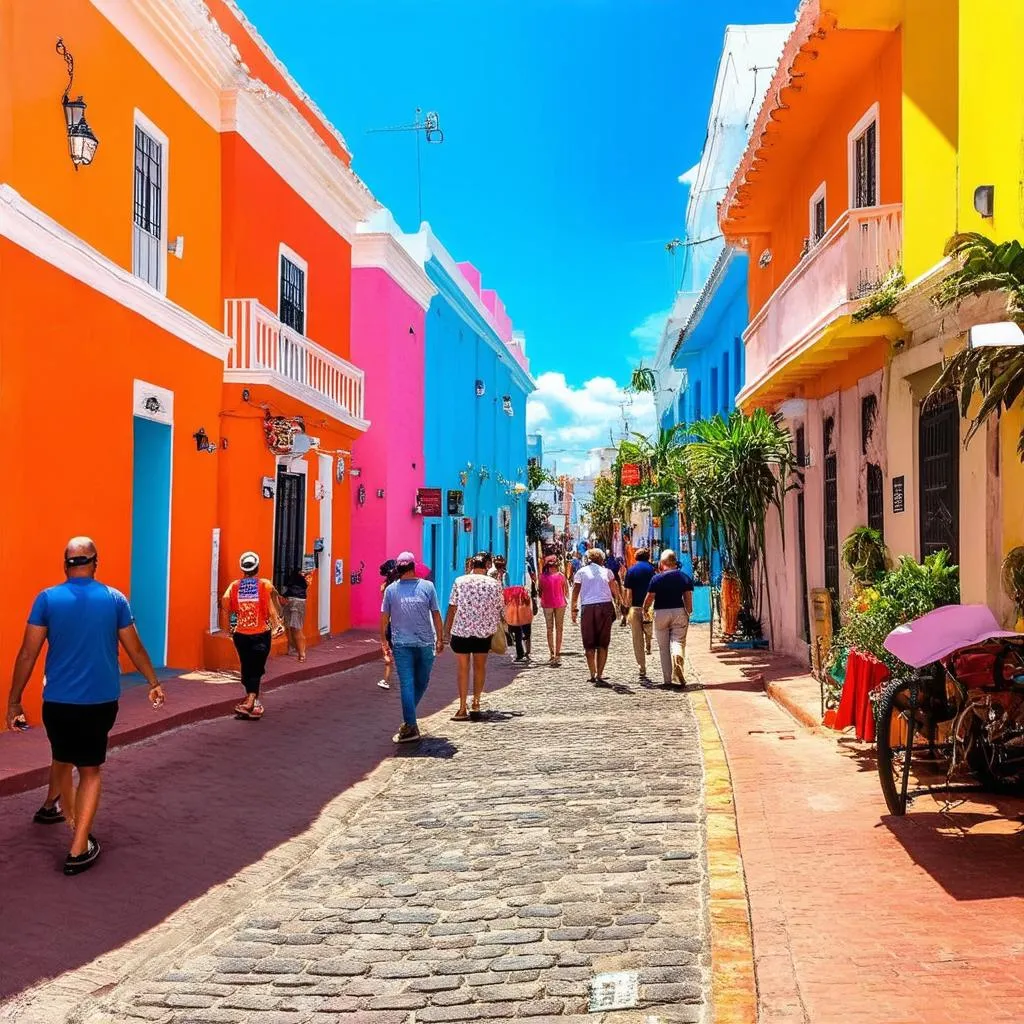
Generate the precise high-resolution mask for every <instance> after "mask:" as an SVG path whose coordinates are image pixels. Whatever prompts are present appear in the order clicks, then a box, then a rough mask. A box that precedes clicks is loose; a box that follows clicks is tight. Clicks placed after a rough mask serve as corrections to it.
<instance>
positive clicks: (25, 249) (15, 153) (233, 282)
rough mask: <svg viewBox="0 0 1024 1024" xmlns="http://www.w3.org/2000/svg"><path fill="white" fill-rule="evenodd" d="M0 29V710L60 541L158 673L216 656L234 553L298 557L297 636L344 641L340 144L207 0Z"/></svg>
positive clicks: (352, 370)
mask: <svg viewBox="0 0 1024 1024" xmlns="http://www.w3.org/2000/svg"><path fill="white" fill-rule="evenodd" d="M3 17H4V19H5V26H4V31H3V32H2V33H0V268H2V270H0V296H2V298H3V301H4V305H5V309H6V310H7V313H6V315H5V318H4V327H3V337H2V356H0V358H2V367H3V372H2V376H0V423H2V427H3V430H4V432H5V436H6V437H7V439H8V444H9V445H10V446H11V447H12V450H15V451H18V452H20V453H21V457H19V458H17V459H14V460H12V465H11V467H10V470H9V479H8V485H7V493H8V500H6V501H5V502H4V503H3V505H2V507H0V556H2V559H3V564H4V565H5V567H6V569H7V574H8V579H9V580H10V581H11V585H9V586H8V588H7V597H6V608H5V610H6V614H5V615H4V616H3V621H2V624H0V680H2V682H0V700H2V699H3V693H4V690H5V687H6V685H7V680H9V678H10V668H11V662H12V659H13V657H14V654H15V652H16V650H17V646H18V643H19V640H20V635H21V631H22V624H23V622H24V618H25V616H26V615H27V609H28V607H29V604H30V602H31V599H32V597H33V595H34V594H35V592H36V591H37V590H39V589H40V588H42V587H44V586H47V585H50V584H52V583H55V582H58V581H59V580H60V578H61V552H62V549H63V544H64V542H65V541H66V539H67V538H68V536H70V535H72V534H75V533H88V534H91V535H92V536H93V537H95V539H96V541H97V543H98V546H99V550H100V563H101V568H100V575H101V578H102V579H104V580H105V581H106V582H108V583H110V584H112V585H114V586H117V587H118V588H120V589H122V590H124V591H125V592H126V593H127V594H128V595H129V597H130V599H131V601H132V604H133V607H134V609H135V613H136V616H137V619H138V624H139V628H140V631H141V633H142V636H143V639H144V640H145V642H146V644H147V646H148V648H149V650H150V652H151V653H152V655H153V658H154V661H155V662H157V663H158V664H161V665H167V666H172V667H175V668H183V669H189V668H195V667H199V666H202V665H204V664H205V665H210V664H220V663H223V662H224V660H225V657H226V655H225V652H224V650H223V648H224V647H226V646H228V643H229V642H228V640H227V637H226V635H225V634H223V633H222V632H220V629H219V627H220V622H219V620H218V611H217V607H216V595H217V594H218V593H219V592H220V591H222V589H223V588H224V586H225V585H226V583H227V582H228V580H229V579H230V578H231V576H232V575H233V574H234V572H235V570H236V566H237V560H238V555H239V553H240V552H241V551H243V550H245V549H247V548H255V549H257V550H259V551H260V552H261V554H262V555H263V559H264V568H265V571H266V572H267V573H268V574H272V575H274V576H275V577H277V578H280V577H281V575H282V573H283V572H284V571H285V570H286V569H288V568H292V567H295V566H301V565H302V564H303V561H304V558H305V556H307V555H311V554H312V555H313V556H314V557H315V558H316V559H318V560H319V572H318V573H317V574H316V576H315V582H314V586H313V587H312V588H311V590H312V592H311V594H310V606H309V614H308V616H307V628H308V631H309V632H310V634H311V637H313V638H314V639H315V638H316V637H317V636H319V634H320V633H321V632H326V631H328V630H333V631H337V630H341V629H344V628H346V627H347V625H348V621H349V601H348V590H347V587H346V586H345V585H343V584H342V583H339V582H336V581H337V580H339V579H342V578H343V573H342V572H341V571H339V570H341V569H342V568H343V566H342V565H340V562H342V561H343V560H345V559H346V557H347V554H348V545H349V520H350V503H349V492H348V487H349V481H348V478H347V476H346V474H345V471H344V467H345V459H346V458H347V453H348V452H349V451H350V450H351V448H352V444H353V441H354V440H355V438H356V437H358V436H359V435H360V434H361V433H362V432H364V431H365V430H366V428H367V426H368V422H367V420H366V418H365V406H364V395H363V375H362V371H361V370H360V369H359V368H357V367H356V366H354V365H353V364H352V363H350V362H349V361H348V357H349V355H350V350H349V339H350V320H351V310H350V279H351V242H352V238H353V237H354V235H355V228H356V224H357V222H359V221H360V220H362V219H364V218H365V217H367V216H368V215H369V214H371V213H372V212H373V210H374V209H375V208H376V203H375V201H374V200H373V198H372V196H370V194H369V192H368V191H367V190H366V189H365V188H364V187H363V185H362V184H361V183H360V182H359V180H358V179H357V178H356V176H355V175H354V174H353V173H352V172H351V170H350V169H349V162H350V160H349V153H348V150H347V148H346V146H345V143H344V140H343V139H342V138H341V136H340V135H339V134H338V133H337V131H336V130H335V129H334V128H333V127H332V126H331V125H330V124H329V123H328V122H327V121H326V120H325V119H324V117H323V115H322V114H321V113H320V112H319V111H318V110H317V109H316V108H315V107H314V106H313V105H312V103H311V101H309V100H308V98H307V97H305V95H304V94H303V93H302V92H301V90H300V89H299V87H298V86H297V85H296V84H295V83H294V82H293V81H292V79H291V78H290V77H289V76H288V74H287V72H286V71H285V70H284V69H283V67H282V66H281V65H280V64H279V62H277V61H276V59H275V58H274V57H273V55H272V54H271V53H270V51H269V50H268V49H267V47H266V45H265V44H264V43H263V42H262V40H261V39H260V38H259V36H258V35H257V34H256V32H255V30H254V29H253V28H252V26H251V25H249V24H248V23H247V22H246V21H245V20H244V18H243V17H242V16H241V14H240V12H239V11H238V10H237V8H236V7H235V6H234V5H233V4H231V3H227V2H224V0H211V2H210V4H209V5H208V6H206V7H204V6H203V5H202V4H196V3H192V2H190V0H148V2H147V3H144V4H143V3H128V2H124V0H90V2H81V0H76V2H72V0H54V2H52V3H48V4H44V5H38V4H36V5H28V4H22V3H18V4H13V5H5V8H4V15H3ZM58 39H61V40H62V46H63V49H64V51H66V53H67V54H69V55H70V56H71V57H72V59H73V71H74V80H73V83H69V81H68V72H69V69H70V65H69V64H67V63H66V62H65V59H64V55H63V53H58V52H55V47H56V45H57V41H58ZM79 94H81V95H82V96H84V98H85V102H86V103H87V109H86V111H85V118H86V122H87V124H88V125H89V126H91V128H90V129H89V132H90V133H91V134H89V135H87V134H86V129H85V128H84V126H83V125H80V124H79V123H78V118H79V117H80V114H81V110H80V108H77V107H76V106H75V105H74V103H75V99H76V98H77V96H78V95H79ZM62 100H68V101H69V103H70V105H69V106H68V107H67V109H66V110H62ZM65 115H67V117H68V121H66V120H65ZM69 124H70V125H71V130H70V131H69V127H68V125H69ZM90 139H98V145H97V146H96V147H95V149H94V152H89V150H91V149H92V147H91V145H87V144H85V143H87V142H88V141H89V140H90ZM72 155H74V156H76V157H77V158H78V159H79V160H80V161H82V162H81V164H80V165H79V164H76V163H73V161H72ZM89 156H92V159H91V162H87V161H85V160H82V158H83V157H89ZM44 456H45V457H46V458H48V459H49V463H48V464H49V465H50V466H51V468H50V470H48V471H47V472H45V473H43V472H41V471H39V470H38V467H37V465H36V463H37V462H38V460H39V459H40V458H43V457H44ZM12 497H13V499H14V500H11V499H12ZM29 693H30V695H34V697H33V700H34V703H32V702H31V701H30V703H29V711H30V715H31V717H33V718H35V717H36V716H37V714H38V708H39V703H38V694H39V690H38V688H37V687H32V688H30V691H29Z"/></svg>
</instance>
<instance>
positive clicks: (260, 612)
mask: <svg viewBox="0 0 1024 1024" xmlns="http://www.w3.org/2000/svg"><path fill="white" fill-rule="evenodd" d="M238 566H239V568H240V569H241V570H242V573H243V576H242V578H241V579H238V580H233V581H232V582H231V584H230V586H229V587H228V589H227V590H225V591H224V598H223V601H224V604H225V605H226V606H227V609H228V613H229V615H230V628H231V636H232V639H233V640H234V642H235V650H236V651H238V662H239V664H240V665H241V668H242V685H243V686H244V687H245V700H243V701H242V702H241V703H240V704H236V705H235V714H236V715H238V717H239V718H248V719H257V718H262V717H263V704H262V702H261V701H260V681H261V680H262V679H263V673H264V672H265V671H266V669H267V658H268V657H269V656H270V641H271V637H272V636H273V635H275V634H277V633H280V632H281V631H282V630H283V629H284V626H283V624H282V622H281V612H280V608H281V595H280V594H278V592H277V590H276V589H275V588H274V584H273V583H271V581H270V580H267V579H262V578H260V576H259V575H258V573H259V570H260V556H259V555H257V554H256V552H255V551H246V552H245V553H244V554H243V555H242V557H241V558H240V559H239V560H238Z"/></svg>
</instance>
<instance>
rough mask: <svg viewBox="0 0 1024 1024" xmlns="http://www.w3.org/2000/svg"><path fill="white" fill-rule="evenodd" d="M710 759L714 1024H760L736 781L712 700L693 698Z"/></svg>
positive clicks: (707, 810) (707, 802) (707, 819)
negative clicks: (737, 818)
mask: <svg viewBox="0 0 1024 1024" xmlns="http://www.w3.org/2000/svg"><path fill="white" fill-rule="evenodd" d="M692 699H693V711H694V714H695V715H696V717H697V724H698V726H699V727H700V743H701V750H702V753H703V757H704V834H705V848H706V850H707V872H708V919H709V934H710V945H711V1006H712V1012H711V1018H710V1019H711V1021H712V1022H713V1024H754V1022H755V1021H756V1020H757V981H756V977H755V974H754V943H753V936H752V932H751V928H750V907H749V905H748V902H747V883H746V877H745V876H744V873H743V858H742V856H741V854H740V841H739V831H738V829H737V827H736V808H735V806H734V804H733V795H732V775H731V773H730V772H729V763H728V761H727V760H726V756H725V749H724V747H723V746H722V737H721V735H720V734H719V732H718V726H717V724H716V723H715V719H714V715H713V714H712V711H711V707H710V705H709V704H708V700H707V697H705V695H704V693H703V692H702V691H700V690H697V691H694V692H693V694H692Z"/></svg>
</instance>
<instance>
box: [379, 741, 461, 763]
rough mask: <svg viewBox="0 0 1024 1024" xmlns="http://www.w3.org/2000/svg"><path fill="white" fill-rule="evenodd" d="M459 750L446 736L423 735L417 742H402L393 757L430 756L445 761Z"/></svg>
mask: <svg viewBox="0 0 1024 1024" xmlns="http://www.w3.org/2000/svg"><path fill="white" fill-rule="evenodd" d="M458 752H459V748H458V747H457V746H456V745H455V744H454V743H452V741H451V740H450V739H448V737H447V736H424V737H423V739H421V740H420V742H419V743H402V744H399V745H398V748H397V749H396V750H395V757H396V758H397V757H431V758H436V759H437V760H439V761H447V760H449V759H450V758H453V757H454V756H455V755H456V754H457V753H458Z"/></svg>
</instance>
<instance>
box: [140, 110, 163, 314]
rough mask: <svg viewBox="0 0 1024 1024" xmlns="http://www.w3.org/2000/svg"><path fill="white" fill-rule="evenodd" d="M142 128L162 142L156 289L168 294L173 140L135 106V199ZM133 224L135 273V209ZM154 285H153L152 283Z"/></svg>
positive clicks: (156, 140) (143, 280) (145, 282)
mask: <svg viewBox="0 0 1024 1024" xmlns="http://www.w3.org/2000/svg"><path fill="white" fill-rule="evenodd" d="M136 128H141V129H142V130H143V131H144V132H145V133H146V134H147V135H148V136H150V138H152V139H153V140H154V141H155V142H158V143H159V144H160V239H159V241H158V244H159V255H160V286H159V287H158V288H156V289H154V290H155V291H157V292H159V293H160V294H161V295H166V294H167V239H168V238H169V237H170V235H169V233H168V227H167V206H168V203H167V198H168V193H169V191H170V190H169V188H168V185H169V184H170V174H169V173H168V172H169V168H170V166H171V141H170V139H168V138H167V135H166V133H164V132H162V131H161V130H160V129H159V128H158V127H157V126H156V125H155V124H154V123H153V122H152V121H151V120H150V119H149V118H148V117H146V115H145V114H144V113H143V112H142V111H141V110H139V108H138V107H136V108H135V110H134V114H133V117H132V145H131V158H132V177H131V182H132V196H133V201H134V194H135V129H136ZM130 219H131V225H132V267H131V270H132V274H133V276H136V277H138V275H136V274H135V259H134V254H135V211H134V209H133V210H132V216H131V218H130ZM138 280H140V281H142V282H143V283H144V284H149V282H148V281H146V280H145V279H144V278H142V277H138ZM150 287H152V285H150Z"/></svg>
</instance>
